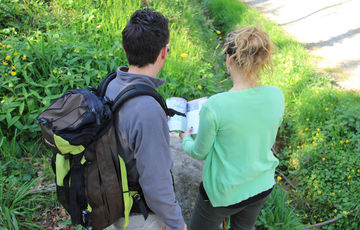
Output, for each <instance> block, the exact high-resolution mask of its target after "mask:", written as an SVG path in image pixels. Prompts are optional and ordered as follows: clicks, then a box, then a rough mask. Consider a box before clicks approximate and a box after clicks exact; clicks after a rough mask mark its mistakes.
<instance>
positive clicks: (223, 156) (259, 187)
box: [194, 86, 284, 206]
mask: <svg viewBox="0 0 360 230" xmlns="http://www.w3.org/2000/svg"><path fill="white" fill-rule="evenodd" d="M283 112H284V97H283V95H282V93H281V91H280V89H278V88H277V87H273V86H260V87H254V88H249V89H246V90H239V91H231V92H226V93H221V94H217V95H214V96H213V97H211V98H210V99H209V100H208V102H207V103H206V104H205V107H204V111H202V113H209V114H210V115H209V116H203V117H208V118H210V119H209V121H207V122H210V123H211V122H214V124H213V126H214V127H215V132H216V134H215V136H214V140H213V141H212V140H211V138H204V139H203V138H200V139H197V140H196V142H195V146H194V147H195V149H194V150H195V152H199V153H200V154H206V153H204V152H203V151H204V150H205V151H206V149H207V148H206V147H205V146H206V145H209V144H210V142H213V145H212V146H211V148H210V150H209V152H208V153H207V154H206V155H207V158H206V161H205V165H204V171H203V180H204V187H205V190H206V191H207V194H208V196H209V198H210V200H211V202H212V203H213V205H214V206H226V205H231V204H234V203H238V202H240V201H242V200H245V199H247V198H249V197H251V196H253V195H256V194H257V193H259V192H262V191H265V190H266V189H269V188H271V187H272V186H273V184H274V183H275V182H274V179H273V178H272V177H273V175H274V170H275V167H276V166H277V165H278V160H277V159H276V158H275V157H274V156H273V154H272V152H271V151H270V149H271V147H272V145H273V143H274V141H275V138H276V134H277V130H278V127H279V125H280V123H281V120H282V115H283ZM211 120H212V121H211ZM202 128H204V129H202V130H199V137H201V136H208V135H206V133H204V134H205V135H202V132H211V131H210V130H207V128H210V127H209V126H208V127H204V126H202ZM199 142H203V143H201V144H200V143H199ZM204 142H205V143H204ZM208 142H209V143H208ZM196 146H199V147H200V149H198V148H196ZM254 184H256V186H254ZM232 193H233V194H234V195H233V196H232V195H231V194H232ZM229 194H230V195H229Z"/></svg>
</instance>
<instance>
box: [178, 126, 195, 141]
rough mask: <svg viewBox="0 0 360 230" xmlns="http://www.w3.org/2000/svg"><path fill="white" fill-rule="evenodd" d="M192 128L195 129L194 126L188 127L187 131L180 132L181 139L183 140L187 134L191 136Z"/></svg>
mask: <svg viewBox="0 0 360 230" xmlns="http://www.w3.org/2000/svg"><path fill="white" fill-rule="evenodd" d="M192 130H193V128H192V127H191V128H189V129H187V130H186V131H185V132H181V133H180V134H179V137H180V139H181V140H182V139H183V138H184V137H185V136H191V134H190V133H191V131H192Z"/></svg>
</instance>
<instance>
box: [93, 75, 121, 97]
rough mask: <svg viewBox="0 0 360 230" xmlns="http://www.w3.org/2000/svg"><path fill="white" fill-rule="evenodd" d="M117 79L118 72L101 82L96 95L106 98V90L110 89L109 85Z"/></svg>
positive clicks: (107, 76)
mask: <svg viewBox="0 0 360 230" xmlns="http://www.w3.org/2000/svg"><path fill="white" fill-rule="evenodd" d="M115 77H116V72H111V73H109V74H108V75H106V77H105V78H104V79H103V80H102V81H101V82H100V84H99V85H98V87H97V89H96V95H98V96H99V97H100V98H103V97H104V96H105V92H106V88H107V87H108V85H109V83H110V82H111V81H112V80H114V78H115Z"/></svg>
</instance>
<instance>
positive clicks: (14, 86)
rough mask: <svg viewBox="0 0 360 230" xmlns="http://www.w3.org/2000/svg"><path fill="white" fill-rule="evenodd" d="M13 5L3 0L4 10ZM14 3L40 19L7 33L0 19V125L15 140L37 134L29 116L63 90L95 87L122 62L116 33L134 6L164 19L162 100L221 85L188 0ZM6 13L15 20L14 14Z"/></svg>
mask: <svg viewBox="0 0 360 230" xmlns="http://www.w3.org/2000/svg"><path fill="white" fill-rule="evenodd" d="M14 4H15V3H14V2H12V1H9V2H7V6H8V7H10V8H11V7H13V6H14ZM19 5H20V6H19V9H18V10H20V9H22V10H20V13H19V14H21V12H23V11H26V12H28V11H29V12H30V11H31V12H32V11H34V9H37V13H36V16H37V17H38V20H39V21H40V22H43V24H42V26H39V25H38V24H34V23H32V24H31V23H30V24H29V25H30V27H29V28H27V29H25V28H24V27H25V26H24V25H22V26H23V27H21V28H20V27H19V28H16V29H14V31H13V32H11V33H5V32H4V30H10V31H12V30H13V27H7V26H10V24H4V25H3V26H4V27H7V28H3V30H0V37H3V40H2V41H1V46H0V60H1V63H0V76H1V83H0V95H1V98H2V100H1V103H0V107H1V112H0V127H1V129H2V130H5V129H7V130H8V132H7V133H6V137H7V138H11V137H13V136H14V135H15V131H16V130H18V131H17V132H18V135H21V136H22V138H21V139H20V138H18V139H17V141H20V142H28V141H34V139H36V138H38V137H39V135H38V134H39V132H38V131H39V127H38V125H37V122H36V117H37V116H38V114H39V113H40V112H41V111H42V110H43V109H44V108H45V107H47V106H48V105H49V104H50V103H51V102H52V101H53V100H54V99H55V98H57V97H59V96H60V95H62V94H63V93H64V92H65V91H66V90H68V89H70V88H84V87H85V88H86V87H87V86H89V85H97V84H98V83H99V82H100V80H101V79H102V78H103V77H104V76H105V75H106V74H107V73H108V72H111V71H115V70H116V68H117V67H118V66H120V65H126V64H127V61H126V57H125V53H124V51H123V49H122V44H121V31H122V29H123V28H124V27H125V25H126V23H127V20H128V19H129V17H130V13H129V12H134V11H135V10H136V9H138V8H141V7H153V8H155V9H156V10H158V11H160V12H163V13H164V14H165V16H167V17H168V18H169V20H170V33H171V38H170V45H171V53H170V54H169V56H168V60H167V63H166V65H165V68H164V70H163V71H162V72H161V73H160V75H159V77H161V78H165V79H167V84H166V85H164V86H163V87H161V88H160V92H161V93H162V94H163V95H164V97H170V96H182V97H186V98H188V99H192V98H196V97H199V96H201V95H204V94H205V95H211V94H214V93H216V92H219V91H222V90H223V88H224V87H223V82H222V81H219V77H218V78H216V77H214V76H223V75H224V71H223V70H218V69H215V68H214V67H213V64H212V63H213V59H214V58H213V57H214V49H215V47H216V45H217V44H218V41H217V39H216V35H215V33H214V32H213V29H212V28H210V27H209V28H206V27H203V25H204V24H206V23H208V24H209V22H207V20H206V18H205V17H203V16H201V14H202V11H201V8H200V6H199V4H193V3H192V1H190V0H189V1H178V0H172V1H164V2H158V1H154V2H152V1H150V2H149V5H145V6H141V1H120V2H119V1H110V0H108V1H90V0H81V1H76V3H75V2H74V1H56V2H49V3H47V4H44V3H42V2H41V1H39V2H33V3H31V4H30V3H27V2H21V1H19ZM189 5H191V7H189ZM9 12H10V13H9V14H11V15H12V17H16V15H17V13H16V12H13V11H9ZM11 12H13V14H15V15H13V14H12V13H11ZM49 12H51V13H49ZM199 14H200V15H199ZM194 15H198V16H197V17H195V18H194V17H193V16H194ZM19 20H20V19H19ZM21 20H22V22H23V23H25V22H26V20H27V19H26V20H25V19H21ZM69 22H71V23H69ZM190 22H191V23H190ZM20 25H21V24H20ZM209 26H210V24H209ZM0 29H1V28H0ZM17 31H19V32H17ZM20 31H21V32H20ZM220 78H221V77H220ZM33 133H34V134H35V135H33ZM29 134H31V135H29Z"/></svg>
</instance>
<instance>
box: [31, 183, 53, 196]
mask: <svg viewBox="0 0 360 230" xmlns="http://www.w3.org/2000/svg"><path fill="white" fill-rule="evenodd" d="M55 190H56V185H55V184H49V185H45V186H41V187H38V188H33V189H31V190H30V191H29V194H39V193H49V192H52V191H55Z"/></svg>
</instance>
